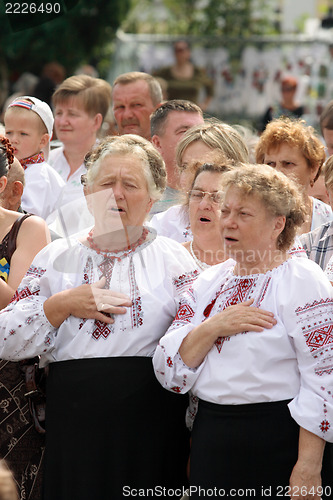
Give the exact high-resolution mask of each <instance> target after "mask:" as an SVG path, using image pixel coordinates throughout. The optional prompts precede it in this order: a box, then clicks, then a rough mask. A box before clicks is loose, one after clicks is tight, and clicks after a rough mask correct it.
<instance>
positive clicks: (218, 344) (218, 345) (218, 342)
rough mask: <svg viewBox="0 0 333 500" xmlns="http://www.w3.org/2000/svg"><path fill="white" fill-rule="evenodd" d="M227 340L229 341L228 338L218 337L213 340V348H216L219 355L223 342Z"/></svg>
mask: <svg viewBox="0 0 333 500" xmlns="http://www.w3.org/2000/svg"><path fill="white" fill-rule="evenodd" d="M229 340H230V337H218V338H217V339H216V340H215V346H216V349H217V350H218V352H219V353H220V352H221V349H222V347H223V344H224V342H227V341H229Z"/></svg>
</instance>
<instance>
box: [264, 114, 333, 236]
mask: <svg viewBox="0 0 333 500" xmlns="http://www.w3.org/2000/svg"><path fill="white" fill-rule="evenodd" d="M256 161H257V162H258V163H266V164H267V165H270V166H271V167H274V168H276V169H277V170H279V171H280V172H283V173H284V174H285V175H286V176H287V177H291V178H292V179H294V180H295V181H296V182H297V184H298V185H299V187H300V188H301V189H302V193H303V201H304V204H305V206H306V212H307V214H306V219H305V221H304V223H303V224H302V226H301V227H300V228H299V230H298V234H303V233H308V232H309V231H312V230H313V229H315V228H316V227H318V226H320V225H321V224H324V223H325V222H328V221H329V220H331V219H332V209H331V207H330V206H329V205H327V204H326V203H324V202H322V201H320V200H318V199H316V198H313V197H312V196H309V195H308V190H309V188H310V187H313V185H314V183H315V182H316V180H317V179H318V177H319V175H320V171H321V168H322V166H323V164H324V161H325V148H324V145H323V144H322V142H321V141H320V139H319V137H318V136H317V134H316V132H315V130H314V129H313V128H312V127H310V126H307V125H306V123H305V121H304V120H292V119H290V118H279V119H276V120H273V121H272V122H270V123H269V124H268V125H267V127H266V129H265V131H264V132H263V134H262V135H261V136H260V139H259V142H258V144H257V147H256Z"/></svg>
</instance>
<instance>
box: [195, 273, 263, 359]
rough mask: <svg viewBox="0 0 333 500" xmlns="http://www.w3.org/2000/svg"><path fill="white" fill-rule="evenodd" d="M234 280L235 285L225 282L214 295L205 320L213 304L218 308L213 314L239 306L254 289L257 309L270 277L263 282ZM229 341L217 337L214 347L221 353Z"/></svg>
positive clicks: (227, 338) (257, 280) (206, 310)
mask: <svg viewBox="0 0 333 500" xmlns="http://www.w3.org/2000/svg"><path fill="white" fill-rule="evenodd" d="M235 280H236V284H235V285H232V283H233V281H232V280H231V281H230V282H227V283H225V284H223V285H222V286H221V287H220V289H219V290H218V291H217V293H216V296H215V298H214V299H213V300H212V302H211V303H210V304H209V305H208V306H207V307H206V309H205V310H204V316H205V319H206V318H208V317H209V316H210V315H211V313H212V310H213V308H214V306H215V303H217V306H218V307H217V311H215V313H216V312H220V311H223V310H224V309H226V308H227V307H228V306H232V305H235V304H239V303H240V302H244V301H245V300H248V299H249V298H250V297H251V295H252V294H253V292H254V290H255V288H257V290H256V296H257V298H256V301H255V305H256V307H259V306H260V304H261V302H262V301H263V299H264V297H265V295H266V292H267V289H268V286H269V283H270V281H271V277H270V276H264V279H263V280H260V279H258V278H244V279H242V278H235ZM231 285H232V286H231ZM228 294H229V297H228ZM219 297H220V299H219ZM224 297H226V298H224ZM218 299H219V300H218ZM243 333H246V332H243ZM229 340H230V337H218V338H217V339H216V341H215V346H216V349H217V350H218V352H219V353H221V350H222V347H223V345H224V343H225V342H227V341H229Z"/></svg>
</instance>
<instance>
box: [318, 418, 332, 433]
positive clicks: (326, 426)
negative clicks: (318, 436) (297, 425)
mask: <svg viewBox="0 0 333 500" xmlns="http://www.w3.org/2000/svg"><path fill="white" fill-rule="evenodd" d="M330 427H331V425H330V423H329V422H328V421H327V420H323V421H322V422H321V424H320V426H319V429H320V430H321V432H324V433H325V432H327V431H328V429H329V428H330Z"/></svg>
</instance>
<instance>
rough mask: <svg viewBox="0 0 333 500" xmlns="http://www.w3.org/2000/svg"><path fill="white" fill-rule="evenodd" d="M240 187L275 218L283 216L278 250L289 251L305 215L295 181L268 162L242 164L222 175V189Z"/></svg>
mask: <svg viewBox="0 0 333 500" xmlns="http://www.w3.org/2000/svg"><path fill="white" fill-rule="evenodd" d="M229 187H235V188H236V189H239V190H240V191H241V193H242V194H243V195H244V196H254V197H256V198H257V199H259V200H260V201H261V202H262V204H263V205H264V210H265V211H267V212H268V213H270V214H271V215H272V216H273V217H278V216H284V217H285V218H286V223H285V227H284V229H283V231H282V232H281V233H280V235H279V236H278V239H277V248H278V249H279V250H288V248H290V247H291V246H292V244H293V242H294V240H295V237H296V232H297V228H298V227H300V226H301V225H302V224H303V222H304V220H305V216H306V208H305V205H304V202H303V197H302V194H301V192H300V190H299V188H298V186H297V185H296V183H295V182H294V181H292V180H291V179H289V178H288V177H286V176H285V175H284V174H283V173H281V172H279V171H277V170H275V169H274V168H272V167H269V166H268V165H251V164H247V165H242V166H241V167H235V168H233V169H231V170H230V171H228V172H225V174H224V175H223V176H222V189H223V190H224V192H227V189H228V188H229Z"/></svg>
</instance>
